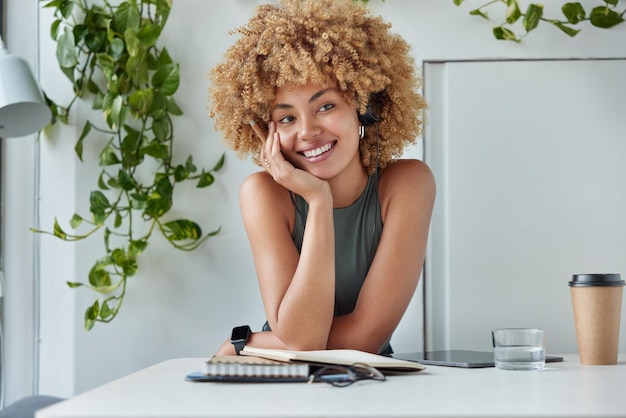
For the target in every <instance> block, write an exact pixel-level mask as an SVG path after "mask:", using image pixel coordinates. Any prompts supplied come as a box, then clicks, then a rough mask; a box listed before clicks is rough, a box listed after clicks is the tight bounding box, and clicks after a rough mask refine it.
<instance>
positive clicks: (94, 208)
mask: <svg viewBox="0 0 626 418" xmlns="http://www.w3.org/2000/svg"><path fill="white" fill-rule="evenodd" d="M110 208H111V204H110V203H109V199H107V197H106V196H105V195H104V193H102V192H101V191H98V190H96V191H93V192H91V193H90V195H89V211H90V212H91V213H93V214H94V215H95V214H105V213H106V211H107V210H109V209H110Z"/></svg>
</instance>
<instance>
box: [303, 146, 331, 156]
mask: <svg viewBox="0 0 626 418" xmlns="http://www.w3.org/2000/svg"><path fill="white" fill-rule="evenodd" d="M331 148H332V147H331V145H330V144H326V145H322V146H321V147H319V148H316V149H312V150H308V151H304V156H305V157H307V158H313V157H317V156H318V155H321V154H323V153H325V152H326V151H328V150H329V149H331Z"/></svg>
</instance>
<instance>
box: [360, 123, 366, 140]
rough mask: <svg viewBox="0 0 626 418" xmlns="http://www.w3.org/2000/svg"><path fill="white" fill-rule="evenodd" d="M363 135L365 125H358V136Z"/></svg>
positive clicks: (361, 136)
mask: <svg viewBox="0 0 626 418" xmlns="http://www.w3.org/2000/svg"><path fill="white" fill-rule="evenodd" d="M364 137H365V126H363V125H360V126H359V138H360V139H363V138H364Z"/></svg>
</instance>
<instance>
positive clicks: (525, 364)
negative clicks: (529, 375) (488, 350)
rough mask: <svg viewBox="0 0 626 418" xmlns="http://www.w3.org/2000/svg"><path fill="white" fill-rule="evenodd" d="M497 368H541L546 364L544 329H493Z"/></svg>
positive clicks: (494, 355)
mask: <svg viewBox="0 0 626 418" xmlns="http://www.w3.org/2000/svg"><path fill="white" fill-rule="evenodd" d="M491 336H492V338H493V357H494V360H495V364H496V368H498V369H502V370H541V369H543V368H544V367H545V365H546V354H545V348H544V347H545V344H544V331H543V330H542V329H537V328H500V329H495V330H493V331H491Z"/></svg>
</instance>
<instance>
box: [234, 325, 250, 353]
mask: <svg viewBox="0 0 626 418" xmlns="http://www.w3.org/2000/svg"><path fill="white" fill-rule="evenodd" d="M250 334H252V330H251V329H250V327H249V326H248V325H241V326H239V327H235V328H233V332H232V334H231V335H230V343H231V344H232V345H234V346H235V352H236V353H237V355H239V352H240V351H241V350H242V349H243V347H244V346H245V345H246V343H247V342H248V338H250Z"/></svg>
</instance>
